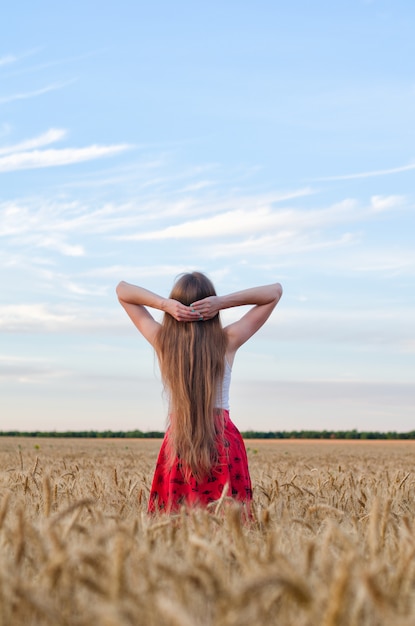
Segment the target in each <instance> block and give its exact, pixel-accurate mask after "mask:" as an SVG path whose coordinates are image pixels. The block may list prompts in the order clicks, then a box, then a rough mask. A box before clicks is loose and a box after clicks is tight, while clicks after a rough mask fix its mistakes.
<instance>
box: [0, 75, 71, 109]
mask: <svg viewBox="0 0 415 626" xmlns="http://www.w3.org/2000/svg"><path fill="white" fill-rule="evenodd" d="M73 82H74V81H73V80H71V81H68V82H66V83H54V84H52V85H47V86H46V87H42V88H41V89H36V90H35V91H26V92H21V93H14V94H10V95H9V96H0V104H8V103H9V102H15V101H16V100H29V99H30V98H37V97H38V96H43V95H44V94H45V93H49V92H51V91H57V90H58V89H63V88H64V87H66V86H67V85H70V84H71V83H73Z"/></svg>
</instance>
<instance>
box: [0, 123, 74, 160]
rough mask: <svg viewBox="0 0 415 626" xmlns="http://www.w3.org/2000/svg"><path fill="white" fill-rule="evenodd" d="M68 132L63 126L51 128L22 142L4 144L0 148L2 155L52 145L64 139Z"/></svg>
mask: <svg viewBox="0 0 415 626" xmlns="http://www.w3.org/2000/svg"><path fill="white" fill-rule="evenodd" d="M66 134H67V131H66V130H64V129H62V128H51V129H50V130H48V131H47V132H46V133H43V134H42V135H39V136H38V137H33V138H32V139H25V140H24V141H21V142H20V143H16V144H14V145H10V146H3V147H1V148H0V155H3V154H11V153H15V152H22V151H25V150H33V149H35V148H41V147H42V146H47V145H50V144H51V143H55V142H56V141H59V140H60V139H63V138H64V137H65V136H66Z"/></svg>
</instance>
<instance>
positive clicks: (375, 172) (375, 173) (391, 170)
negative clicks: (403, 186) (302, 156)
mask: <svg viewBox="0 0 415 626" xmlns="http://www.w3.org/2000/svg"><path fill="white" fill-rule="evenodd" d="M410 170H415V163H409V164H408V165H401V166H399V167H392V168H389V169H386V170H373V171H369V172H359V173H356V174H341V175H339V176H322V177H321V178H312V179H311V180H312V181H316V182H318V181H322V182H323V181H331V180H355V179H358V178H373V177H375V176H389V175H391V174H400V173H401V172H408V171H410Z"/></svg>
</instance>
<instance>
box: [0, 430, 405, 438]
mask: <svg viewBox="0 0 415 626" xmlns="http://www.w3.org/2000/svg"><path fill="white" fill-rule="evenodd" d="M241 434H242V436H243V438H244V439H415V430H411V431H409V432H407V433H397V432H395V431H389V432H380V431H362V432H360V431H358V430H280V431H268V432H263V431H259V430H258V431H257V430H247V431H244V432H242V433H241ZM0 437H67V438H72V437H73V438H85V439H162V438H163V437H164V432H162V431H158V430H152V431H146V432H143V431H141V430H127V431H124V430H120V431H116V430H104V431H97V430H67V431H63V432H61V431H39V430H34V431H19V430H9V431H0Z"/></svg>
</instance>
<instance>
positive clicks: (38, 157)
mask: <svg viewBox="0 0 415 626" xmlns="http://www.w3.org/2000/svg"><path fill="white" fill-rule="evenodd" d="M129 148H131V146H129V145H127V144H119V145H113V146H97V145H93V146H88V147H86V148H64V149H62V150H55V149H50V150H33V151H30V152H18V153H16V154H11V155H9V156H5V157H1V158H0V172H11V171H15V170H24V169H36V168H41V167H57V166H60V165H71V164H73V163H82V162H84V161H91V160H93V159H99V158H102V157H106V156H112V155H115V154H119V153H120V152H124V151H125V150H128V149H129Z"/></svg>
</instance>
